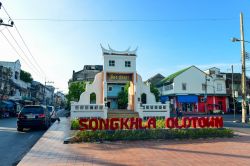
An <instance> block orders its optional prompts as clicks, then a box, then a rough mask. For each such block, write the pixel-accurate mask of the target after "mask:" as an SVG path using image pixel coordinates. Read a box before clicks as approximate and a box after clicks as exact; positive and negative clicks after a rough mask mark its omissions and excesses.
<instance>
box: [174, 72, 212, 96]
mask: <svg viewBox="0 0 250 166" xmlns="http://www.w3.org/2000/svg"><path fill="white" fill-rule="evenodd" d="M182 83H186V90H182ZM202 84H205V73H203V72H202V71H200V70H199V69H197V68H196V67H191V68H190V69H188V70H187V71H185V72H183V73H182V74H180V75H179V76H177V77H176V78H174V89H173V92H174V93H175V94H178V93H179V94H181V93H183V94H185V93H187V94H201V93H204V92H205V91H204V90H202ZM208 91H210V89H209V88H208Z"/></svg>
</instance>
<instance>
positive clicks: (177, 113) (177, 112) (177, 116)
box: [175, 106, 179, 118]
mask: <svg viewBox="0 0 250 166" xmlns="http://www.w3.org/2000/svg"><path fill="white" fill-rule="evenodd" d="M175 113H176V118H179V108H178V106H177V107H176V109H175Z"/></svg>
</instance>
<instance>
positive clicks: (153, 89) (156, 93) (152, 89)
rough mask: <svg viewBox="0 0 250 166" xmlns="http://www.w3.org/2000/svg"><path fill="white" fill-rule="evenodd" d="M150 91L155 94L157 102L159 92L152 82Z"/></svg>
mask: <svg viewBox="0 0 250 166" xmlns="http://www.w3.org/2000/svg"><path fill="white" fill-rule="evenodd" d="M150 92H151V93H153V94H154V95H155V100H156V102H158V101H159V100H160V92H159V90H158V89H157V88H156V87H155V86H154V85H153V84H150Z"/></svg>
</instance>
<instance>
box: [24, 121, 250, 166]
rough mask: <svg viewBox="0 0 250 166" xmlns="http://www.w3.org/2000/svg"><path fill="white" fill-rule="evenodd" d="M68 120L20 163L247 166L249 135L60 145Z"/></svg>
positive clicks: (249, 160)
mask: <svg viewBox="0 0 250 166" xmlns="http://www.w3.org/2000/svg"><path fill="white" fill-rule="evenodd" d="M69 132H70V130H69V119H66V118H61V122H60V123H57V122H55V123H54V124H53V126H52V127H51V128H50V129H49V130H48V131H47V132H46V133H45V134H44V135H43V137H42V138H41V139H40V140H39V141H38V142H37V143H36V144H35V145H34V146H33V148H32V149H31V150H30V152H28V153H27V154H26V156H25V157H24V158H23V159H22V161H21V162H20V163H19V165H20V166H30V165H32V166H33V165H34V166H37V165H41V166H42V165H43V166H44V165H46V166H48V165H53V166H54V165H55V166H57V165H58V166H62V165H65V166H68V165H70V166H71V165H75V166H80V165H81V166H83V165H84V166H85V165H118V166H125V165H157V166H158V165H177V166H178V165H180V166H181V165H239V166H243V165H249V164H250V134H241V135H240V136H237V137H235V138H216V139H206V140H203V139H198V140H156V141H127V142H126V141H118V142H107V143H101V144H98V143H81V144H63V140H64V138H65V136H67V135H68V134H69Z"/></svg>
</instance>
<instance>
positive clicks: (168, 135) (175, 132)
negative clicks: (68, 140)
mask: <svg viewBox="0 0 250 166" xmlns="http://www.w3.org/2000/svg"><path fill="white" fill-rule="evenodd" d="M216 137H233V131H232V130H231V129H226V128H219V129H217V128H203V129H201V128H196V129H191V128H190V129H160V128H157V129H145V130H115V131H110V130H97V131H78V132H76V134H75V136H74V139H73V141H72V142H102V141H119V140H148V139H197V138H216Z"/></svg>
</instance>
